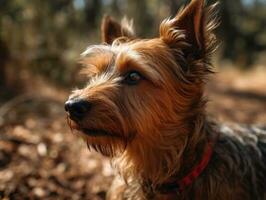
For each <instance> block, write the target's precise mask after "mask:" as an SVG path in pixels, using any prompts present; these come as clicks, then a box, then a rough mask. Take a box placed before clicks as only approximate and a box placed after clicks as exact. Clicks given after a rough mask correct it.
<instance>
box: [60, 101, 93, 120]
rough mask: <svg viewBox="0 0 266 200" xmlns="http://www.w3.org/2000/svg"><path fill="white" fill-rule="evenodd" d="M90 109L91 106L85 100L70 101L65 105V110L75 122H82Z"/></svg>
mask: <svg viewBox="0 0 266 200" xmlns="http://www.w3.org/2000/svg"><path fill="white" fill-rule="evenodd" d="M90 108H91V104H90V103H89V102H88V101H85V100H83V99H69V100H67V101H66V103H65V110H66V111H67V112H68V113H69V115H70V118H71V119H73V120H74V121H78V120H81V119H82V118H83V117H84V116H85V115H86V113H87V112H88V111H89V110H90Z"/></svg>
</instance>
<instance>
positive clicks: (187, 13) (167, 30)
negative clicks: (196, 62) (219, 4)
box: [160, 0, 216, 59]
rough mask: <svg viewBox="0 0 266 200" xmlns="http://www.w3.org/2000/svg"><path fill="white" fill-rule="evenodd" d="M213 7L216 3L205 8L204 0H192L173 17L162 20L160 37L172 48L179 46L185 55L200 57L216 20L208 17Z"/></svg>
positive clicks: (210, 37) (206, 49) (210, 38)
mask: <svg viewBox="0 0 266 200" xmlns="http://www.w3.org/2000/svg"><path fill="white" fill-rule="evenodd" d="M214 7H216V5H213V6H211V7H209V8H208V9H206V8H204V0H192V1H191V2H190V4H189V5H187V6H186V7H185V8H184V9H181V11H179V12H178V13H177V15H176V16H175V17H174V18H173V19H167V20H164V21H163V22H162V24H161V25H160V37H161V39H162V40H163V41H164V42H165V43H166V44H167V45H168V46H169V47H170V48H172V49H174V50H175V49H177V48H179V49H180V48H181V49H180V50H182V51H183V53H184V54H185V56H189V57H192V58H195V59H196V58H200V56H202V55H203V54H204V53H206V51H208V48H209V45H210V42H211V41H210V40H212V36H213V34H212V33H211V31H212V30H213V29H214V28H215V24H216V22H215V21H214V20H213V21H212V20H211V19H210V15H213V14H212V13H213V10H214ZM182 43H183V45H182ZM207 53H208V52H207Z"/></svg>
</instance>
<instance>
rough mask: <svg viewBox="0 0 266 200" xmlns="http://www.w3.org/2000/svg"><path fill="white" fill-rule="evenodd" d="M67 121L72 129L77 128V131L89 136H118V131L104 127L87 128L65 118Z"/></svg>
mask: <svg viewBox="0 0 266 200" xmlns="http://www.w3.org/2000/svg"><path fill="white" fill-rule="evenodd" d="M67 123H68V125H69V127H70V128H71V129H72V130H77V131H78V132H80V133H82V134H84V135H86V136H90V137H117V138H118V137H120V136H119V134H118V133H114V132H111V131H109V130H105V129H98V128H94V127H93V128H90V127H89V128H88V127H84V126H82V125H80V124H79V123H77V122H75V121H73V120H71V119H70V118H69V117H68V118H67Z"/></svg>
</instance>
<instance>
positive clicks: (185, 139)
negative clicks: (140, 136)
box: [118, 115, 209, 187]
mask: <svg viewBox="0 0 266 200" xmlns="http://www.w3.org/2000/svg"><path fill="white" fill-rule="evenodd" d="M195 124H196V125H195V126H194V127H193V128H192V126H191V124H189V125H188V126H187V127H184V126H182V127H180V129H178V128H177V129H176V130H172V131H173V132H170V131H171V130H169V129H167V130H165V131H162V130H160V134H161V135H163V136H169V138H168V140H167V141H166V140H161V142H162V143H161V144H160V143H159V141H157V144H156V146H154V145H152V144H151V143H149V142H148V141H147V142H145V141H144V140H143V141H142V142H141V143H134V141H133V142H132V144H130V146H129V148H128V150H127V151H126V152H125V153H124V155H123V156H121V158H119V159H118V160H119V163H118V165H119V168H120V170H121V173H122V175H124V177H125V178H126V179H127V178H132V179H140V180H141V181H149V183H150V184H151V185H152V186H154V187H155V186H156V185H160V184H164V183H166V182H173V181H175V180H177V179H180V178H182V177H183V176H184V175H186V174H187V173H189V172H190V171H191V170H192V169H193V167H194V166H195V165H197V164H198V163H199V161H200V160H201V159H202V154H203V151H204V148H205V146H206V144H207V140H208V134H207V130H206V129H208V128H209V127H208V123H207V122H206V120H205V116H204V115H201V116H200V117H198V118H197V121H196V122H195ZM180 130H182V131H183V132H181V131H180ZM184 130H186V132H185V131H184ZM181 133H182V134H181ZM154 134H156V133H154ZM170 136H172V137H170ZM173 136H176V137H173Z"/></svg>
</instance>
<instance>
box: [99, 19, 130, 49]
mask: <svg viewBox="0 0 266 200" xmlns="http://www.w3.org/2000/svg"><path fill="white" fill-rule="evenodd" d="M101 32H102V33H101V34H102V42H105V43H107V44H112V42H113V41H114V40H115V39H117V38H119V37H125V38H129V39H130V38H134V37H135V34H134V28H133V21H132V20H130V21H128V20H127V19H126V18H124V19H123V20H122V21H121V23H118V22H117V21H115V20H114V19H113V18H112V17H110V16H104V18H103V20H102V25H101Z"/></svg>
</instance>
